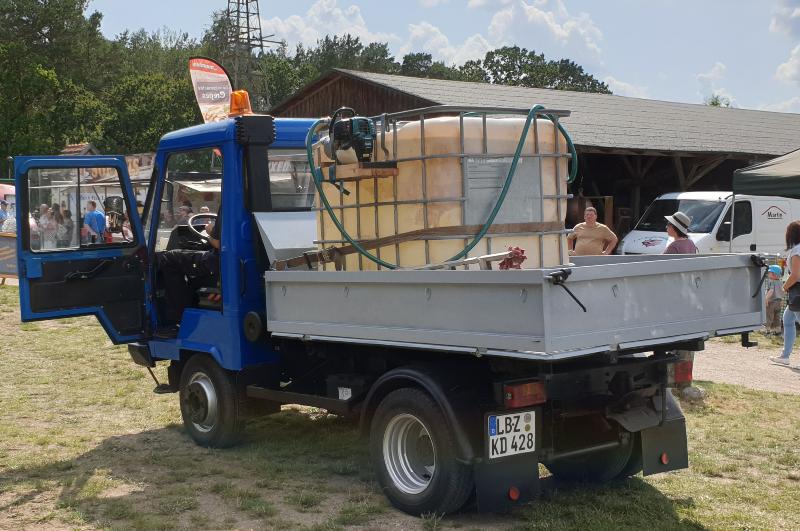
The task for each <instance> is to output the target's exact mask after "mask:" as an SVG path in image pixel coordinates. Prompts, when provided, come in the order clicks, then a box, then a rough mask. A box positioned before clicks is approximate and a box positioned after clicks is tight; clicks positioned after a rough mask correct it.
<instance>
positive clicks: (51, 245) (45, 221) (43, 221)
mask: <svg viewBox="0 0 800 531" xmlns="http://www.w3.org/2000/svg"><path fill="white" fill-rule="evenodd" d="M38 227H39V235H40V237H41V242H42V249H43V250H45V249H55V248H56V242H57V239H56V231H57V229H58V223H57V222H56V218H55V217H54V216H53V213H52V212H50V207H49V206H48V205H47V204H42V205H40V206H39V221H38Z"/></svg>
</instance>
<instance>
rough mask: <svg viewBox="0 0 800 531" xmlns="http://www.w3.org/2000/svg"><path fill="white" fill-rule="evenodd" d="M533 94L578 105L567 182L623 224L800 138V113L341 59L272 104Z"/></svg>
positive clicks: (531, 97)
mask: <svg viewBox="0 0 800 531" xmlns="http://www.w3.org/2000/svg"><path fill="white" fill-rule="evenodd" d="M537 103H541V104H543V105H545V106H546V107H548V108H550V109H565V110H570V111H571V112H572V115H571V116H570V117H569V118H566V119H564V125H565V126H566V127H567V129H568V131H569V132H570V134H571V135H572V138H573V141H574V142H575V145H576V148H577V151H578V157H579V168H580V169H579V173H578V177H577V178H576V180H575V183H574V184H573V186H572V189H571V192H572V193H573V194H574V195H575V196H576V197H587V198H594V199H592V201H593V202H594V203H595V204H596V205H598V206H599V207H600V208H601V217H602V218H605V219H606V220H612V217H613V221H612V223H613V224H614V226H615V227H616V228H617V230H618V232H622V233H624V232H627V230H628V228H629V227H630V223H631V222H632V220H636V219H638V217H639V215H640V214H641V213H642V211H643V210H644V208H645V207H646V206H647V204H649V202H650V201H651V200H652V199H653V198H654V197H656V196H657V195H659V194H661V193H665V192H674V191H683V190H730V189H731V186H732V175H733V171H734V170H736V169H738V168H742V167H744V166H747V165H749V164H752V163H753V162H757V161H761V160H765V159H768V158H771V157H774V156H777V155H781V154H783V153H787V152H789V151H792V150H795V149H797V148H798V147H800V115H797V114H789V113H776V112H767V111H754V110H747V109H735V108H718V107H709V106H706V105H697V104H687V103H674V102H666V101H655V100H647V99H640V98H630V97H624V96H615V95H608V94H592V93H585V92H571V91H561V90H549V89H537V88H527V87H513V86H503V85H490V84H485V83H471V82H462V81H446V80H439V79H425V78H413V77H405V76H396V75H386V74H373V73H367V72H357V71H352V70H342V69H335V70H332V71H330V72H329V73H328V74H326V75H324V76H322V77H320V78H319V79H317V80H316V81H314V82H313V83H311V84H309V85H308V86H306V87H304V88H303V89H301V90H300V91H298V92H297V93H296V94H294V95H293V96H292V97H291V98H289V99H288V100H286V101H284V102H282V103H280V104H278V105H276V106H275V107H274V108H273V109H272V110H271V112H272V114H274V115H275V116H283V117H315V116H325V115H329V114H330V113H331V112H333V111H334V110H336V109H337V108H339V107H342V106H348V107H352V108H354V109H355V110H356V111H357V112H359V113H360V114H362V115H365V116H377V115H379V114H382V113H386V112H389V113H391V112H397V111H404V110H408V109H415V108H422V107H428V106H433V105H456V106H487V107H501V108H525V109H527V108H530V107H531V106H532V105H534V104H537ZM600 198H607V199H606V200H605V201H603V200H600ZM612 198H613V207H610V208H608V209H606V210H611V211H606V212H602V210H603V208H602V207H603V206H604V205H608V206H610V205H612V202H611V201H608V199H612ZM568 221H569V220H568Z"/></svg>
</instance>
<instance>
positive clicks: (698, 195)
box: [619, 192, 800, 255]
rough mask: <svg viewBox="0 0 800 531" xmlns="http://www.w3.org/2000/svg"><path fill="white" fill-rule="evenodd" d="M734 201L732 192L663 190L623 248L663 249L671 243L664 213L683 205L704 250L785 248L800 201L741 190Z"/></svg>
mask: <svg viewBox="0 0 800 531" xmlns="http://www.w3.org/2000/svg"><path fill="white" fill-rule="evenodd" d="M733 201H734V196H733V193H732V192H676V193H669V194H664V195H661V196H659V197H657V198H656V199H655V200H654V201H653V202H652V203H651V204H650V206H648V207H647V210H645V212H644V214H643V215H642V217H641V219H640V220H639V221H638V223H637V224H636V226H635V227H634V228H633V230H632V231H631V232H629V233H628V234H627V235H626V236H625V237H624V238H623V239H622V242H621V243H620V245H619V249H620V254H633V255H636V254H661V253H663V252H664V249H665V248H666V247H667V245H669V243H670V238H669V236H668V235H667V232H666V230H667V227H666V225H667V223H666V220H665V219H664V216H668V215H672V214H674V213H675V212H676V211H678V210H680V211H681V212H683V213H684V214H687V215H688V216H689V217H691V218H692V223H691V225H690V226H689V228H690V233H689V238H690V239H691V240H692V241H693V242H694V244H695V245H696V246H697V249H698V253H700V254H710V253H728V252H734V253H747V252H758V253H769V254H776V253H779V252H781V251H783V250H784V248H785V244H784V232H785V230H786V225H787V224H788V223H789V222H790V221H791V220H793V219H797V218H798V217H800V201H798V200H796V199H788V198H785V197H769V196H751V195H737V196H735V201H736V205H735V208H734V207H732V203H733ZM734 210H735V211H734ZM731 230H733V234H732V236H733V238H731ZM731 240H732V241H731Z"/></svg>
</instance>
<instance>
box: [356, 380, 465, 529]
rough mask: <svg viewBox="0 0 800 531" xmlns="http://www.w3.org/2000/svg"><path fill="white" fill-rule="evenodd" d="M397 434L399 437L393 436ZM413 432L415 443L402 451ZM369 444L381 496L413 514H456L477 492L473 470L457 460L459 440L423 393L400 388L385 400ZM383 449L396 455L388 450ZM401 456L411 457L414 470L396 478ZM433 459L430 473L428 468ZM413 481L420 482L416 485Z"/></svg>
mask: <svg viewBox="0 0 800 531" xmlns="http://www.w3.org/2000/svg"><path fill="white" fill-rule="evenodd" d="M403 426H405V431H404V428H403ZM393 434H394V435H397V434H401V435H398V437H394V436H393ZM415 434H416V439H415V440H414V442H415V444H414V445H413V446H411V445H409V446H408V450H409V451H408V452H403V451H401V450H399V448H400V447H402V448H405V442H409V441H410V440H411V439H413V438H414V435H415ZM400 441H403V442H400ZM393 442H396V443H397V444H393ZM398 445H400V446H398ZM369 446H370V455H371V457H372V465H373V468H374V469H375V471H376V474H377V476H378V483H379V484H380V486H381V488H382V490H383V492H384V493H385V494H386V497H387V498H388V499H389V501H390V502H391V503H392V505H394V506H395V507H397V508H398V509H400V510H401V511H404V512H406V513H408V514H410V515H413V516H420V515H422V514H425V513H435V514H449V513H452V512H454V511H457V510H458V509H460V508H461V507H462V506H463V505H464V503H465V502H466V501H467V499H468V498H469V496H470V494H471V493H472V492H473V491H474V480H473V477H472V469H471V468H470V467H469V466H466V465H463V464H461V463H459V462H458V461H457V460H456V442H455V437H454V435H453V432H452V430H451V429H450V427H449V425H448V422H447V419H446V418H445V415H444V413H443V412H442V410H441V408H440V407H439V406H438V404H437V403H436V402H435V401H434V400H433V399H432V398H431V397H430V396H429V395H428V394H427V393H425V392H423V391H420V390H418V389H413V388H403V389H398V390H396V391H392V392H391V393H389V394H388V395H387V396H386V397H385V398H384V399H383V400H382V401H381V403H380V404H379V405H378V408H377V410H376V411H375V416H374V417H373V419H372V424H371V426H370V440H369ZM385 448H389V449H392V448H394V449H396V451H395V452H392V451H390V450H387V451H386V452H385V451H384V449H385ZM399 455H405V456H407V461H406V464H409V463H411V466H409V467H408V468H407V469H406V470H410V471H411V472H407V471H406V472H405V474H404V473H403V467H402V466H400V467H399V468H400V469H401V472H400V476H399V479H398V476H397V470H398V464H399V463H398V459H401V458H395V457H396V456H399ZM431 459H433V467H432V470H431V467H430V466H425V464H430V461H431ZM392 470H394V471H395V472H394V476H393V473H392ZM409 474H410V475H411V477H409ZM415 479H416V480H418V483H414V481H415ZM404 480H405V481H404Z"/></svg>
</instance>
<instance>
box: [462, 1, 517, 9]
mask: <svg viewBox="0 0 800 531" xmlns="http://www.w3.org/2000/svg"><path fill="white" fill-rule="evenodd" d="M513 1H514V0H469V1H468V2H467V8H469V9H476V8H478V7H489V6H491V5H495V6H496V5H497V4H500V5H504V6H506V5H508V4H510V3H511V2H513Z"/></svg>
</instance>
